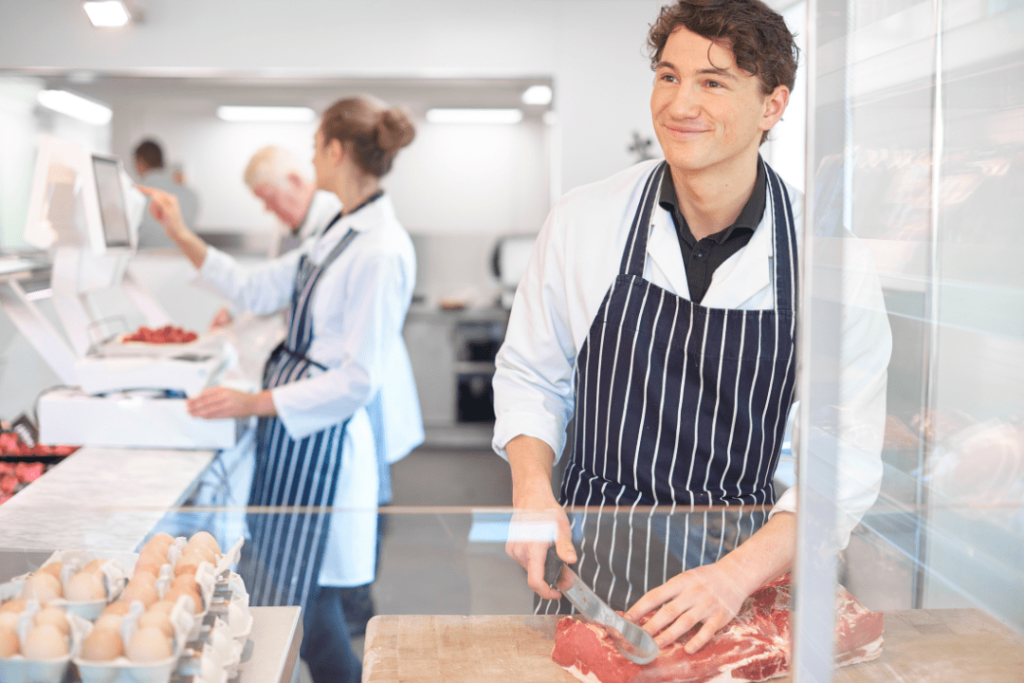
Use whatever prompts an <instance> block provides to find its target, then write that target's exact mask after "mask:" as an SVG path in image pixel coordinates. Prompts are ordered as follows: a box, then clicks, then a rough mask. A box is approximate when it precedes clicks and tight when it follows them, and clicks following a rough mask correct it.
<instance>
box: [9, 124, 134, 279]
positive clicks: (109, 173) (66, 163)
mask: <svg viewBox="0 0 1024 683" xmlns="http://www.w3.org/2000/svg"><path fill="white" fill-rule="evenodd" d="M130 182H131V181H130V180H127V176H126V175H125V174H124V172H123V171H122V169H121V164H120V162H119V161H118V159H117V158H116V157H112V156H109V155H105V154H97V153H92V152H87V151H86V150H85V149H83V148H82V147H81V146H80V145H77V144H75V143H73V142H69V141H67V140H61V139H58V138H53V137H49V136H42V137H41V138H40V141H39V151H38V153H37V154H36V167H35V173H34V174H33V178H32V190H31V194H30V196H29V207H28V216H27V220H26V223H25V240H26V241H27V242H29V244H32V245H33V246H35V247H38V248H40V249H54V250H55V254H54V267H55V270H54V275H55V276H59V278H60V281H61V286H62V289H70V290H74V291H77V292H86V291H92V290H96V289H104V288H108V287H116V286H118V285H119V284H120V282H121V278H122V277H123V276H124V272H125V268H126V267H127V265H128V260H129V258H130V257H131V254H132V248H133V245H134V244H135V243H136V241H137V235H138V226H139V223H140V222H141V220H142V211H143V210H144V209H145V198H144V197H143V196H142V195H141V193H140V192H139V191H138V190H136V189H135V188H134V187H133V186H131V185H130ZM58 263H59V268H58ZM58 270H59V271H60V272H59V273H58V272H57V271H58Z"/></svg>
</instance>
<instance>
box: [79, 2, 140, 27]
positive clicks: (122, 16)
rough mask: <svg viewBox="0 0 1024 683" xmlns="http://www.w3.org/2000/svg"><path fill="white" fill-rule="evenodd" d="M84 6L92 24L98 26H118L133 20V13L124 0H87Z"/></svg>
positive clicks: (125, 24)
mask: <svg viewBox="0 0 1024 683" xmlns="http://www.w3.org/2000/svg"><path fill="white" fill-rule="evenodd" d="M82 7H83V8H84V9H85V13H86V14H87V15H88V16H89V21H91V22H92V25H93V26H96V27H98V28H118V27H120V26H127V25H128V24H130V23H131V21H132V13H131V12H129V11H128V7H127V6H126V5H125V4H124V2H122V0H86V1H85V2H83V3H82Z"/></svg>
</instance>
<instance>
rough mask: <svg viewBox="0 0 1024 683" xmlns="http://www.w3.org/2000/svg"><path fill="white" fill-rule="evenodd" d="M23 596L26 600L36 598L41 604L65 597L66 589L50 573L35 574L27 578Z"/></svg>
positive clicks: (22, 591) (22, 592)
mask: <svg viewBox="0 0 1024 683" xmlns="http://www.w3.org/2000/svg"><path fill="white" fill-rule="evenodd" d="M21 597H22V598H23V599H25V600H32V599H33V598H35V599H36V600H38V601H39V604H41V605H45V604H46V603H48V602H50V601H52V600H56V599H57V598H62V597H64V589H63V588H62V587H61V585H60V581H59V580H58V579H56V578H55V577H53V576H50V575H49V574H39V573H36V574H33V575H32V576H30V577H28V579H26V580H25V587H24V588H22V589H21Z"/></svg>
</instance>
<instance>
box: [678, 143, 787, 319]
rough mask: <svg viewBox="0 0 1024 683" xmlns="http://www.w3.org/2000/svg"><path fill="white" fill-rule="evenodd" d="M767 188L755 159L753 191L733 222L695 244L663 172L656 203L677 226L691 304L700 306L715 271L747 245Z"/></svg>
mask: <svg viewBox="0 0 1024 683" xmlns="http://www.w3.org/2000/svg"><path fill="white" fill-rule="evenodd" d="M766 189H767V180H766V179H765V175H764V166H762V164H761V159H760V157H758V163H757V182H756V183H755V184H754V192H753V193H752V194H751V195H750V199H748V200H747V203H746V205H745V206H744V207H743V210H742V211H740V215H739V216H738V217H737V218H736V221H735V222H734V223H733V224H732V225H730V226H729V227H728V228H726V229H725V230H722V231H721V232H716V233H715V234H713V235H708V236H707V237H705V238H704V239H702V240H699V241H698V240H697V239H696V238H694V236H693V233H692V232H691V231H690V226H689V225H687V223H686V218H684V217H683V212H682V211H680V210H679V199H678V197H677V196H676V187H675V185H674V184H673V183H672V174H671V173H666V174H665V175H664V176H663V177H662V181H661V199H660V200H659V203H660V204H661V208H663V209H665V210H666V211H668V212H669V213H670V214H672V221H673V222H674V223H675V225H676V234H677V235H678V236H679V247H680V248H681V249H682V251H683V265H684V266H685V267H686V282H687V284H688V285H689V287H690V301H692V302H693V303H695V304H699V303H700V302H701V300H703V299H704V295H705V294H706V293H707V291H708V287H709V286H710V285H711V276H712V275H714V273H715V270H716V269H717V268H718V267H719V266H720V265H722V264H723V263H725V261H726V260H727V259H728V258H729V257H730V256H732V255H733V254H735V253H736V252H737V251H739V250H740V249H742V248H743V247H745V246H747V242H749V241H750V238H751V236H752V235H753V234H754V230H755V229H756V228H757V225H758V223H760V222H761V216H762V214H764V204H765V198H764V197H765V190H766Z"/></svg>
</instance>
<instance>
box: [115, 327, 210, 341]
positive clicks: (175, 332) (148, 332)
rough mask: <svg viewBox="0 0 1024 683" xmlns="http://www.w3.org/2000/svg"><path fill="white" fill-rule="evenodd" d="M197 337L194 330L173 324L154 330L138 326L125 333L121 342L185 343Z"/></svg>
mask: <svg viewBox="0 0 1024 683" xmlns="http://www.w3.org/2000/svg"><path fill="white" fill-rule="evenodd" d="M198 338H199V335H198V334H196V333H195V332H189V331H188V330H185V329H182V328H180V327H175V326H173V325H164V326H163V327H158V328H156V329H155V330H154V329H150V328H148V327H140V328H139V329H137V330H136V331H135V332H133V333H131V334H127V335H125V336H124V337H123V338H122V339H121V341H122V342H143V343H146V344H187V343H189V342H193V341H195V340H196V339H198Z"/></svg>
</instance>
